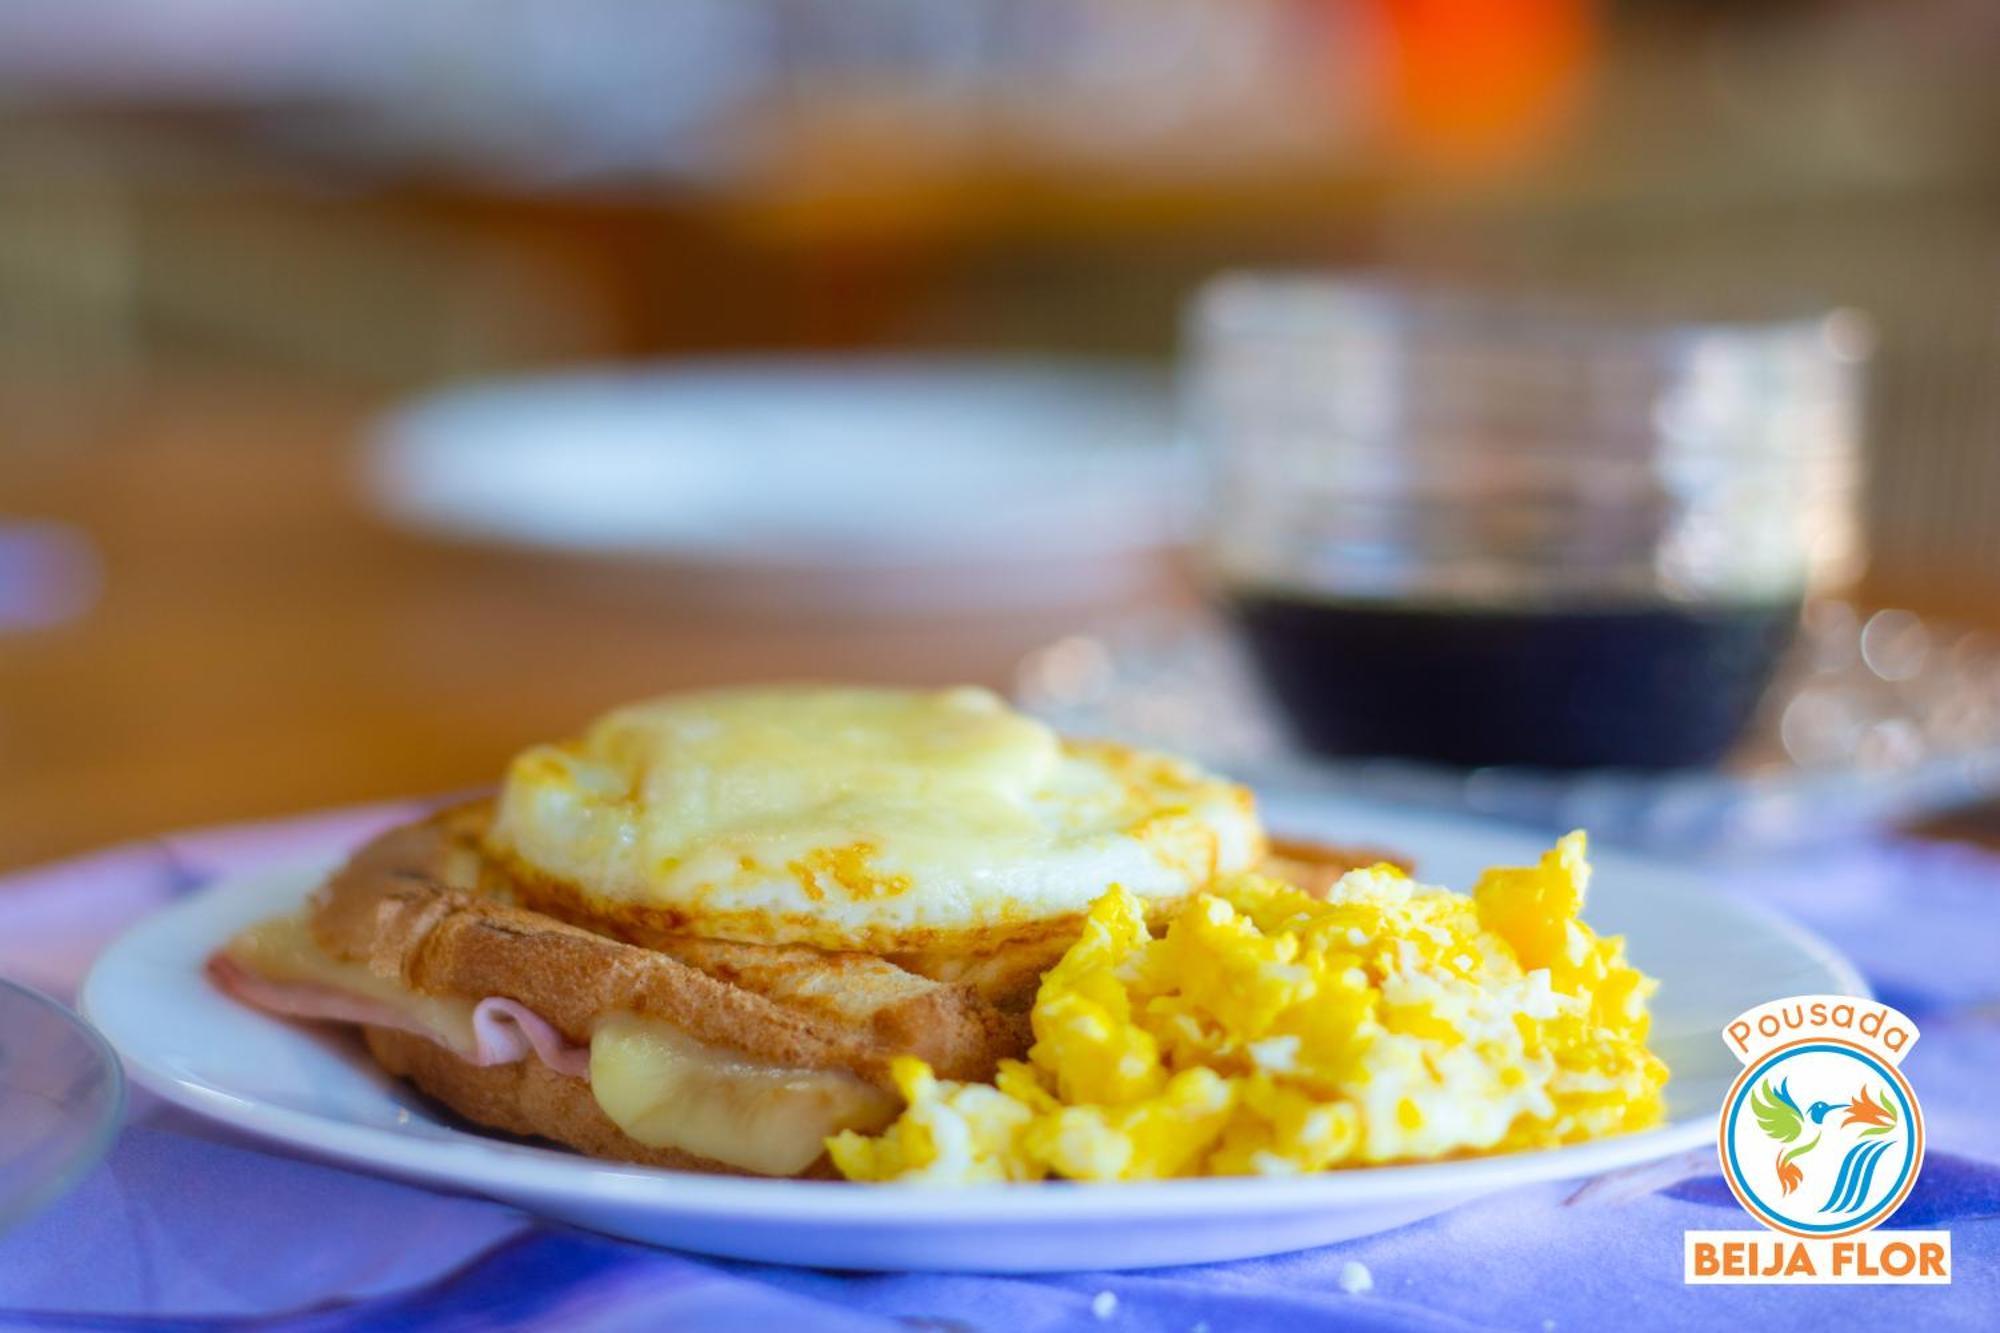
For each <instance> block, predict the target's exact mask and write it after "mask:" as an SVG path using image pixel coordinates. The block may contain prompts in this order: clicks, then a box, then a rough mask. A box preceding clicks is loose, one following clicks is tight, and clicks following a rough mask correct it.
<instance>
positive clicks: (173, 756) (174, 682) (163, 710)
mask: <svg viewBox="0 0 2000 1333" xmlns="http://www.w3.org/2000/svg"><path fill="white" fill-rule="evenodd" d="M382 405H383V404H381V403H379V402H374V401H368V400H364V399H362V398H359V397H357V396H355V395H351V394H339V393H333V392H330V391H327V390H325V389H314V388H309V387H305V386H301V385H295V384H276V385H274V384H270V383H264V382H250V381H246V380H241V379H226V380H220V381H216V380H207V381H200V380H188V379H185V378H182V379H177V380H175V381H174V382H172V384H171V385H170V386H169V387H163V388H155V389H150V390H146V391H143V392H140V393H138V394H137V395H136V396H135V397H133V398H132V399H131V400H130V401H123V402H114V403H112V404H110V405H108V406H106V407H105V408H104V410H103V411H102V414H101V419H100V420H99V421H98V422H97V424H96V425H95V426H94V427H93V428H91V429H89V430H86V431H83V432H81V433H77V432H71V434H70V436H69V438H65V439H64V440H62V441H61V442H60V443H50V444H39V445H37V444H27V445H20V444H18V443H14V442H11V441H9V440H8V438H7V437H6V435H4V434H0V519H17V518H20V517H31V518H42V519H51V520H56V521H58V522H59V523H61V524H65V525H71V526H72V527H73V528H74V530H75V531H76V532H77V533H79V534H81V536H82V537H83V538H84V539H85V540H86V543H87V546H88V547H89V548H91V549H94V550H95V552H96V553H97V556H98V558H99V560H100V562H101V587H100V590H99V592H98V594H97V596H96V598H95V601H94V604H93V605H91V606H90V607H89V608H88V610H87V611H86V612H85V613H84V614H82V615H80V616H78V617H76V618H74V619H73V620H70V621H68V622H66V623H62V624H58V625H54V626H50V627H45V628H39V629H30V630H15V631H6V630H0V870H5V869H10V868H14V867H18V866H21V865H25V864H28V863H31V862H34V861H38V860H43V859H46V858H50V857H56V856H62V855H65V854H69V853H74V852H79V851H83V850H87V849H89V848H92V847H96V846H100V845H103V844H107V843H110V842H114V841H118V840H121V839H127V838H134V837H142V836H145V835H147V834H150V833H156V832H160V831H164V830H167V829H172V828H179V827H185V826H189V825H195V824H201V823H207V822H216V821H228V820H239V819H254V818H257V817H260V816H270V815H279V814H286V813H292V812H296V811H303V810H308V809H312V808H315V807H321V806H327V805H334V804H339V803H343V802H353V801H365V800H370V799H378V798H385V797H393V796H401V795H407V794H410V793H419V792H429V791H446V790H452V789H459V788H466V787H472V786H477V785H480V784H484V783H489V782H492V781H494V780H495V779H496V778H497V777H498V775H499V773H500V771H501V768H502V766H503V765H504V763H505V762H506V760H507V758H508V756H509V755H510V754H512V753H513V752H514V751H515V750H517V749H518V748H520V747H521V746H522V745H524V744H526V743H528V742H531V741H534V740H538V739H544V738H547V737H553V736H559V735H563V734H566V733H568V732H570V731H572V730H573V729H575V728H576V727H577V726H579V725H580V724H581V723H582V722H584V721H585V720H587V719H588V718H589V717H591V716H592V715H594V714H595V713H596V712H598V711H599V710H601V709H603V708H604V707H606V706H608V705H610V704H613V703H617V702H621V701H624V700H627V699H632V698H638V697H642V696H644V695H646V694H648V693H651V692H656V691H661V690H667V689H673V688H677V687H683V686H690V685H698V684H709V683H718V682H726V681H744V680H755V679H770V678H784V677H791V678H799V677H818V678H847V679H867V680H881V681H888V682H899V683H948V682H958V681H974V682H980V683H984V684H988V685H992V686H995V687H1002V688H1004V687H1005V686H1006V685H1007V684H1008V682H1009V678H1010V676H1011V674H1012V671H1013V669H1014V666H1015V664H1016V663H1017V661H1018V660H1019V658H1020V656H1021V654H1023V653H1024V652H1026V651H1027V650H1029V649H1030V648H1032V647H1034V646H1036V645H1037V644H1040V643H1044V642H1047V641H1048V640H1050V639H1052V638H1054V637H1056V636H1058V635H1060V634H1063V633H1067V632H1071V631H1073V630H1076V629H1080V628H1083V627H1085V626H1087V625H1090V624H1093V623H1101V622H1102V621H1103V619H1104V618H1106V617H1107V616H1111V615H1115V614H1118V612H1119V611H1120V610H1121V609H1122V610H1124V611H1129V610H1131V609H1132V608H1131V607H1130V606H1127V607H1124V608H1113V607H1096V608H1092V607H1071V608H1066V609H1063V610H1059V611H1054V612H1048V613H1041V614H1016V615H1006V616H996V615H992V614H963V615H953V616H942V617H932V618H927V619H883V618H874V619H869V618H851V617H850V618H837V617H832V616H826V615H819V616H810V615H808V616H792V617H784V618H780V617H774V616H772V615H770V614H757V613H752V612H747V611H743V610H740V609H733V608H731V607H730V606H728V605H721V604H717V603H716V601H715V600H714V599H713V598H709V599H706V600H704V599H703V598H701V597H699V596H696V595H694V594H697V593H699V591H700V589H699V588H698V587H696V586H692V584H691V580H690V578H689V576H687V575H684V574H683V575H679V576H676V575H674V574H672V573H669V572H665V571H662V570H658V569H644V570H639V569H626V570H622V571H618V570H605V569H600V568H595V567H583V566H578V565H575V564H569V563H565V562H562V561H550V560H536V559H531V558H528V557H525V556H508V555H500V554H494V553H491V552H483V551H473V550H465V549H454V548H450V547H446V546H442V545H439V544H435V543H430V542H426V541H423V540H420V539H417V538H414V537H411V536H407V535H404V534H402V533H399V532H397V531H395V530H393V529H391V528H389V527H388V526H386V525H385V524H383V523H382V522H381V521H380V520H378V519H376V518H375V517H373V516H372V515H371V513H370V512H369V509H368V506H367V504H366V503H365V501H364V499H363V497H362V493H361V488H360V483H359V472H358V464H359V449H358V447H357V446H358V441H359V440H360V438H361V436H362V433H363V432H364V431H365V428H366V425H367V422H368V420H369V418H370V416H371V414H372V413H373V412H374V411H376V410H378V409H379V408H380V407H381V406H382ZM1891 595H1893V594H1891ZM1186 596H1187V592H1186V589H1185V587H1184V586H1183V585H1181V584H1179V583H1177V582H1176V581H1175V580H1174V579H1173V578H1172V577H1171V575H1168V576H1166V577H1163V579H1162V583H1161V586H1160V589H1159V590H1158V593H1157V596H1156V600H1158V601H1160V602H1162V603H1166V602H1171V601H1174V600H1177V599H1182V598H1185V597H1186ZM1906 604H1907V603H1906ZM1925 831H1926V832H1928V833H1931V834H1934V835H1935V836H1943V837H1954V838H1966V839H1971V840H1976V841H1981V842H1988V843H1993V844H2000V822H1997V821H1996V820H1995V819H1994V818H1993V815H1992V813H1991V811H1990V810H1989V811H1987V812H1985V813H1983V814H1978V813H1976V814H1974V815H1973V816H1971V817H1969V818H1964V817H1962V818H1958V819H1954V820H1950V821H1940V822H1938V823H1936V824H1934V825H1932V826H1929V828H1927V829H1926V830H1925Z"/></svg>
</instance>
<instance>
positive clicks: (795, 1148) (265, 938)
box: [224, 916, 897, 1175]
mask: <svg viewBox="0 0 2000 1333" xmlns="http://www.w3.org/2000/svg"><path fill="white" fill-rule="evenodd" d="M224 952H225V953H226V954H227V955H228V957H229V958H230V959H231V960H233V961H234V962H236V963H237V964H238V965H239V966H241V967H243V968H245V969H247V970H249V971H250V972H253V973H255V974H256V975H257V976H259V977H262V978H264V979H265V980H268V981H273V982H278V983H282V984H288V985H308V986H316V987H322V988H325V989H326V990H330V991H336V992H339V993H342V994H345V995H350V996H355V997H359V998H360V999H363V1000H365V1001H367V1002H368V1003H369V1005H370V1006H379V1007H380V1008H381V1009H383V1010H384V1011H385V1013H384V1017H385V1018H386V1017H388V1016H389V1015H395V1016H398V1017H400V1018H401V1019H403V1020H404V1021H403V1023H402V1024H401V1026H405V1027H408V1028H410V1029H412V1030H417V1031H422V1032H424V1033H426V1034H427V1035H429V1036H430V1037H431V1038H432V1040H434V1041H436V1042H438V1043H439V1044H440V1045H443V1046H447V1047H449V1048H451V1049H452V1050H454V1051H457V1052H459V1053H460V1054H461V1055H465V1056H468V1057H470V1056H471V1055H472V1053H473V1052H474V1050H475V1049H476V1047H477V1042H476V1039H475V1037H474V1035H473V1026H472V1012H473V1009H474V1008H475V1007H476V1006H475V1004H474V1002H473V1001H471V1000H466V999H457V998H450V997H441V996H431V995H422V994H419V993H418V992H416V991H413V990H411V989H409V987H408V986H407V985H405V984H404V983H403V981H402V980H401V979H400V978H390V977H384V976H380V975H378V974H376V973H374V972H371V971H369V969H368V967H367V965H366V964H364V963H358V962H350V961H344V960H341V959H337V958H333V957H331V956H329V955H328V954H327V953H326V952H325V951H324V950H323V949H321V948H320V947H319V945H318V943H317V942H316V941H315V940H314V939H313V937H312V932H311V930H310V929H309V928H308V927H307V925H306V922H305V920H304V919H303V918H302V917H298V916H287V917H279V918H276V919H275V920H271V921H265V922H262V923H261V924H258V925H255V926H252V927H251V928H250V929H248V930H246V931H244V932H243V933H242V934H240V935H238V936H237V937H236V938H235V939H234V940H232V941H230V943H229V945H228V947H227V948H226V949H225V950H224ZM590 1090H591V1095H592V1096H593V1097H595V1098H596V1100H597V1104H598V1105H599V1106H600V1107H601V1108H602V1109H603V1111H604V1113H605V1115H607V1116H608V1117H610V1119H611V1121H612V1123H613V1124H615V1125H617V1126H618V1127H619V1128H620V1129H622V1130H624V1131H625V1132H626V1133H627V1134H629V1135H630V1136H631V1137H632V1138H634V1139H636V1140H638V1141H639V1142H640V1143H643V1144H645V1145H646V1146H648V1147H651V1148H677V1149H679V1150H680V1151H682V1152H688V1153H693V1154H695V1155H696V1156H700V1157H706V1158H709V1159H711V1160H712V1161H717V1162H721V1163H723V1164H725V1165H728V1166H735V1167H740V1168H742V1169H743V1170H746V1171H755V1172H760V1173H764V1174H769V1175H795V1174H797V1173H798V1172H800V1171H803V1170H804V1169H805V1168H806V1167H808V1166H810V1165H811V1164H812V1163H813V1162H814V1161H815V1160H816V1159H817V1158H818V1157H819V1155H820V1153H821V1152H822V1151H823V1149H824V1144H825V1140H826V1138H827V1136H828V1135H831V1134H836V1133H839V1132H840V1131H842V1130H846V1129H855V1130H865V1131H873V1130H877V1129H880V1128H881V1127H882V1126H884V1125H886V1124H887V1123H888V1122H889V1121H890V1120H891V1119H893V1118H894V1116H895V1112H896V1106H897V1102H896V1100H895V1098H893V1097H892V1096H890V1095H889V1094H888V1093H886V1092H884V1091H882V1090H881V1089H879V1088H877V1087H875V1086H874V1085H872V1084H870V1083H867V1082H865V1081H863V1080H862V1079H859V1078H856V1077H855V1076H854V1075H852V1074H847V1073H843V1072H840V1071H838V1070H811V1069H787V1068H779V1067H775V1066H771V1065H767V1064H761V1063H758V1062H755V1061H752V1060H749V1059H747V1058H746V1057H743V1056H740V1055H735V1054H732V1053H730V1052H727V1051H722V1050H718V1049H716V1048H714V1047H710V1046H706V1045H703V1044H702V1043H700V1042H698V1041H695V1040H694V1039H693V1038H691V1037H688V1036H687V1035H685V1034H684V1033H681V1032H679V1031H677V1030H676V1029H675V1028H673V1027H671V1026H670V1025H668V1024H666V1023H662V1022H659V1021H657V1020H653V1019H645V1018H640V1017H637V1016H634V1015H631V1014H612V1015H609V1016H607V1017H606V1018H604V1019H603V1020H602V1021H600V1022H599V1024H598V1026H597V1030H596V1034H595V1036H594V1037H593V1038H592V1040H591V1043H590Z"/></svg>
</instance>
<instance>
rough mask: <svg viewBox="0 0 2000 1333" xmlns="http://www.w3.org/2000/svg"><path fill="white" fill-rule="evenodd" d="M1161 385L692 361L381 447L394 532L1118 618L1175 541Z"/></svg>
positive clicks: (488, 387) (873, 365)
mask: <svg viewBox="0 0 2000 1333" xmlns="http://www.w3.org/2000/svg"><path fill="white" fill-rule="evenodd" d="M1171 430H1172V426H1171V411H1170V403H1169V399H1168V396H1167V394H1166V392H1165V388H1164V381H1163V380H1162V379H1161V378H1160V377H1159V376H1157V375H1155V374H1153V373H1152V372H1149V371H1145V370H1141V369H1137V368H1134V367H1131V366H1123V365H1115V364H1078V363H1064V362H1053V361H1021V360H1004V359H985V360H948V359H916V358H901V359H898V358H850V359H834V358H825V359H783V358H773V359H756V360H740V361H721V360H703V361H691V362H685V363H681V364H678V365H665V364H662V365H656V366H650V367H639V368H633V369H629V370H618V371H601V372H592V373H581V374H565V375H552V376H545V377H537V378H528V379H520V380H511V381H495V382H491V383H485V384H476V385H472V386H469V387H465V388H460V389H454V390H450V391H447V392H444V393H441V394H438V395H436V396H434V397H430V398H426V399H423V400H421V401H419V402H417V403H415V404H413V405H411V406H409V407H406V408H404V409H402V410H401V411H399V412H396V413H394V414H393V415H391V416H390V417H389V418H388V419H387V420H386V421H385V422H383V423H382V425H381V427H380V429H379V431H378V432H377V434H376V438H375V441H374V446H373V449H372V450H371V454H370V459H369V468H368V480H369V485H370V488H371V490H372V493H373V495H374V496H375V498H376V501H377V503H378V504H379V505H380V506H381V507H382V508H383V510H384V511H385V512H387V513H388V514H389V515H390V516H392V517H393V518H395V519H397V520H398V521H400V522H402V523H404V524H406V525H408V526H410V527H412V528H416V529H419V530H422V531H426V532H430V533H433V534H438V535H444V536H449V537H454V538H459V539H471V540H476V541H482V542H490V543H500V544H506V545H513V546H519V547H525V548H531V549H536V550H541V551H547V552H563V553H568V554H572V555H583V556H592V557H614V558H624V559H643V560H649V561H653V562H660V563H669V564H676V565H681V566H686V567H693V568H695V569H699V570H705V571H708V572H710V573H712V574H713V573H722V572H727V571H735V572H737V573H746V572H747V573H753V574H758V575H763V576H767V577H768V576H786V577H791V578H794V579H797V580H801V581H805V582H809V583H811V584H813V585H814V588H815V595H816V596H817V595H832V596H835V597H837V598H839V599H840V600H842V601H852V602H861V603H868V604H886V605H890V606H918V607H926V606H932V605H953V604H964V603H971V604H973V605H991V604H995V603H1002V604H1005V603H1043V602H1048V601H1078V600H1091V599H1095V598H1098V597H1103V596H1107V595H1111V594H1114V593H1115V592H1116V591H1117V590H1118V589H1119V588H1121V587H1123V586H1124V585H1126V584H1127V583H1129V582H1130V581H1131V580H1132V579H1133V578H1134V577H1135V573H1136V570H1135V566H1140V565H1143V564H1144V563H1145V561H1146V560H1148V559H1149V558H1151V557H1154V556H1155V555H1156V554H1157V552H1158V551H1159V550H1160V549H1161V548H1162V547H1164V546H1165V545H1167V544H1168V543H1169V542H1170V541H1171V540H1172V536H1173V530H1174V522H1173V514H1172V512H1171V510H1172V499H1173V492H1174V477H1173V463H1172V457H1173V452H1172V450H1171V448H1170V442H1171Z"/></svg>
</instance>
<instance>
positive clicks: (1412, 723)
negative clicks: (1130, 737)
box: [1229, 592, 1799, 769]
mask: <svg viewBox="0 0 2000 1333" xmlns="http://www.w3.org/2000/svg"><path fill="white" fill-rule="evenodd" d="M1229 604H1230V608H1231V610H1232V612H1233V613H1234V616H1235V618H1236V620H1237V622H1238V623H1239V624H1240V625H1241V627H1242V630H1243V635H1244V639H1245V641H1246V642H1247V643H1248V645H1249V648H1250V652H1251V656H1252V658H1253V660H1254V661H1255V662H1256V665H1257V667H1258V670H1259V671H1260V673H1261V674H1262V676H1263V678H1264V682H1265V684H1266V685H1267V686H1268V687H1269V689H1270V692H1271V694H1272V695H1273V696H1274V697H1275V698H1276V700H1277V702H1278V704H1279V706H1280V708H1282V709H1283V711H1284V712H1285V714H1286V716H1287V717H1288V718H1289V720H1290V722H1291V724H1292V726H1293V729H1294V731H1295V733H1296V734H1297V736H1298V739H1299V740H1300V741H1301V742H1302V743H1304V744H1305V745H1306V746H1308V747H1309V748H1311V749H1314V750H1318V751H1321V752H1322V753H1327V754H1337V755H1385V756H1396V757H1401V758H1409V759H1425V760H1433V761H1437V762H1441V763H1447V764H1454V765H1462V766H1468V767H1470V766H1477V765H1483V764H1519V765H1527V766H1532V767H1537V768H1586V767H1605V766H1611V767H1622V768H1655V769H1658V768H1686V767H1695V766H1699V765H1707V764H1713V763H1715V762H1716V761H1717V760H1719V759H1720V758H1721V757H1722V756H1723V754H1724V753H1725V752H1726V751H1727V750H1728V749H1729V747H1730V745H1731V744H1732V743H1733V742H1734V741H1735V740H1736V738H1737V737H1738V735H1739V734H1741V732H1742V730H1743V727H1744V725H1745V724H1746V723H1747V722H1748V721H1749V719H1750V715H1751V713H1752V712H1753V711H1754V710H1755V709H1756V706H1757V701H1758V697H1759V696H1760V695H1761V694H1762V693H1763V691H1764V687H1765V685H1766V683H1767V682H1768V681H1769V680H1770V676H1771V672H1772V669H1773V667H1774V666H1775V665H1776V663H1777V659H1778V657H1779V655H1780V654H1782V653H1783V652H1784V650H1785V647H1786V645H1787V644H1789V643H1790V642H1791V638H1792V634H1793V631H1794V629H1795V628H1796V627H1797V624H1798V619H1799V603H1798V602H1797V601H1784V602H1765V603H1756V604H1741V605H1731V606H1721V605H1713V606H1702V607H1692V606H1677V605H1671V604H1666V603H1648V604H1634V605H1602V606H1600V605H1589V606H1570V607H1561V606H1546V607H1524V608H1518V609H1515V608H1509V609H1492V608H1476V609H1475V608H1470V607H1459V606H1446V605H1438V606H1411V605H1406V604H1400V603H1387V602H1366V601H1336V600H1327V599H1323V598H1306V597H1302V596H1297V595H1294V594H1290V593H1265V592H1253V593H1242V592H1239V593H1236V594H1234V595H1232V597H1231V598H1230V603H1229Z"/></svg>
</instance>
